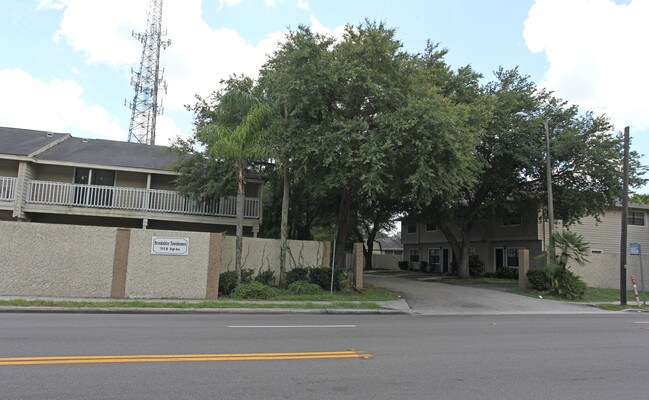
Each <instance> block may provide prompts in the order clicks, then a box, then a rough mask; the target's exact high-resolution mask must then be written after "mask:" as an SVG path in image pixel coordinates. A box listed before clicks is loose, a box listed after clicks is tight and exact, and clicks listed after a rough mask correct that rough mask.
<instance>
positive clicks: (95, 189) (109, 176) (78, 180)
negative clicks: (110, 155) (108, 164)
mask: <svg viewBox="0 0 649 400" xmlns="http://www.w3.org/2000/svg"><path fill="white" fill-rule="evenodd" d="M74 183H75V184H76V185H77V186H75V187H74V204H75V205H94V206H100V207H110V206H111V205H112V203H113V189H112V188H108V187H106V188H103V187H102V186H111V187H112V186H113V185H115V171H109V170H104V169H90V168H77V169H75V171H74ZM79 185H83V186H79ZM85 185H93V186H88V187H85Z"/></svg>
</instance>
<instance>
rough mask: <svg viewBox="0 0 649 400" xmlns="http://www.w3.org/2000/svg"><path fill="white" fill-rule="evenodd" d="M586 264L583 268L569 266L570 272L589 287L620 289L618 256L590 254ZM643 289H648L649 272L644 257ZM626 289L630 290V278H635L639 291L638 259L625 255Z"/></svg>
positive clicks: (644, 257)
mask: <svg viewBox="0 0 649 400" xmlns="http://www.w3.org/2000/svg"><path fill="white" fill-rule="evenodd" d="M588 261H589V262H588V264H586V265H584V266H579V265H570V270H571V271H572V272H574V273H575V274H577V275H579V276H581V277H582V278H583V279H584V281H585V282H586V284H587V285H588V286H591V287H601V288H615V289H619V288H620V257H619V254H610V253H609V254H607V253H604V254H590V255H589V256H588ZM642 261H643V267H644V281H645V289H649V276H648V275H649V271H647V265H648V264H649V263H648V262H647V257H646V255H644V256H643V260H642ZM626 276H627V282H626V287H627V289H629V290H631V289H632V288H633V286H631V276H634V277H635V278H636V281H637V284H638V291H640V286H641V285H640V259H639V257H638V256H632V255H627V271H626Z"/></svg>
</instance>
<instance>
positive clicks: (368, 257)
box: [363, 223, 379, 270]
mask: <svg viewBox="0 0 649 400" xmlns="http://www.w3.org/2000/svg"><path fill="white" fill-rule="evenodd" d="M378 232H379V228H378V224H376V223H375V224H374V226H373V227H372V229H371V230H370V231H369V232H367V252H366V253H365V269H367V270H371V269H372V268H373V265H372V253H374V239H376V234H377V233H378ZM363 250H364V249H363Z"/></svg>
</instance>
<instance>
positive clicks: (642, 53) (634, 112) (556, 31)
mask: <svg viewBox="0 0 649 400" xmlns="http://www.w3.org/2000/svg"><path fill="white" fill-rule="evenodd" d="M648 20H649V1H646V0H632V1H631V2H629V4H626V5H618V4H616V3H615V2H614V1H611V0H571V1H565V0H537V1H536V3H535V4H534V6H533V7H532V8H531V9H530V11H529V15H528V18H527V20H526V21H525V30H524V37H525V41H526V44H527V47H528V48H529V49H530V50H531V51H532V52H544V53H545V55H546V58H547V60H548V63H549V68H548V70H547V71H546V74H545V76H544V79H543V81H542V82H540V85H541V86H543V87H546V88H548V89H550V90H554V91H555V92H556V93H557V95H558V96H560V97H562V98H565V99H567V100H569V101H570V102H572V103H575V104H579V105H580V106H581V107H582V108H585V109H592V110H594V111H596V112H598V113H605V114H606V115H607V116H609V117H610V118H611V120H612V121H613V122H614V123H615V124H616V126H617V127H618V128H620V127H622V126H624V125H630V126H635V127H637V128H639V129H647V128H649V102H647V100H646V94H647V93H648V92H649V79H646V78H645V77H646V71H648V70H649V55H648V54H647V39H648V38H649V24H647V21H648Z"/></svg>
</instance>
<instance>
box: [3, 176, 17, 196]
mask: <svg viewBox="0 0 649 400" xmlns="http://www.w3.org/2000/svg"><path fill="white" fill-rule="evenodd" d="M15 200H16V178H14V177H10V176H0V201H15Z"/></svg>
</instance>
